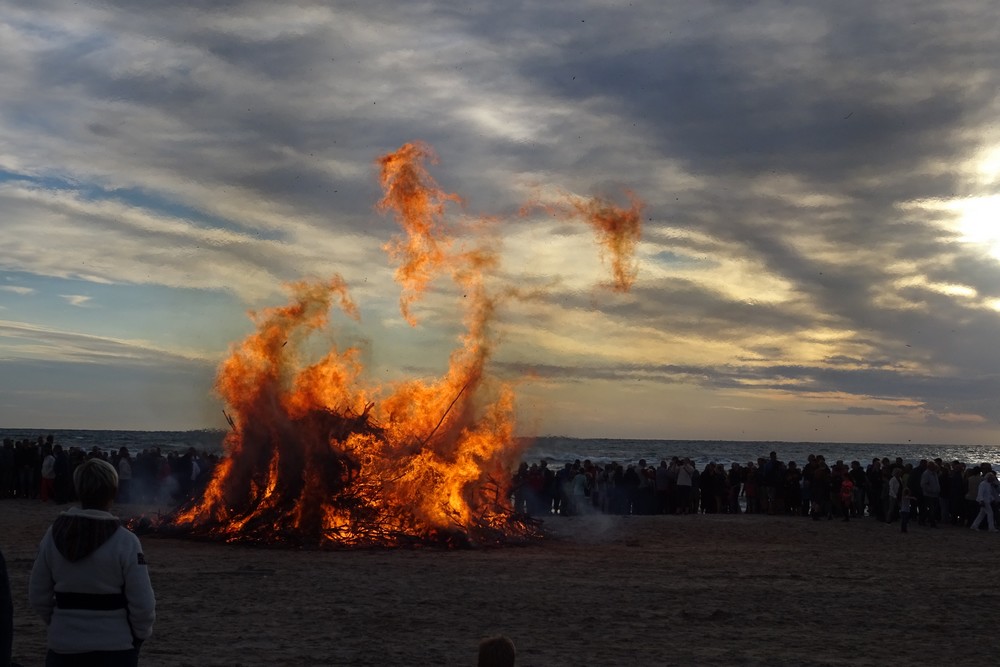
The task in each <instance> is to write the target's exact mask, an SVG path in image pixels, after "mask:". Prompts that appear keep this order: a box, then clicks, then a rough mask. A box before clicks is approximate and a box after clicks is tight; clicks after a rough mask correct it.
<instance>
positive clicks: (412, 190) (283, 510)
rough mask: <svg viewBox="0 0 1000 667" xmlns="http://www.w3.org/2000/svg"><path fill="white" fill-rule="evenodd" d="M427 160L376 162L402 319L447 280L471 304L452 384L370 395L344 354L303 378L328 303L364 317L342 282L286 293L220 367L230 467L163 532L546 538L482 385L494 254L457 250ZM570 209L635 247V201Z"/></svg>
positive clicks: (417, 153) (511, 442) (498, 413)
mask: <svg viewBox="0 0 1000 667" xmlns="http://www.w3.org/2000/svg"><path fill="white" fill-rule="evenodd" d="M425 159H433V153H432V152H431V151H430V149H429V148H428V147H427V146H425V145H423V144H406V145H404V146H403V147H401V148H400V149H399V150H398V151H396V152H395V153H390V154H387V155H384V156H382V157H381V158H379V160H378V163H379V165H380V166H381V182H382V185H383V188H384V191H385V196H384V197H383V198H382V200H381V201H380V202H379V204H378V207H379V208H380V209H381V210H391V211H392V212H393V213H394V214H395V216H396V218H397V220H398V221H399V223H400V224H401V226H402V228H403V230H404V233H405V236H404V237H403V238H401V239H396V240H395V241H394V242H393V243H392V244H390V245H388V246H387V250H388V251H389V253H390V256H391V257H392V258H393V259H397V260H399V261H400V266H399V267H398V269H397V272H396V278H397V280H398V282H399V283H400V284H401V285H402V287H403V290H404V294H403V297H402V298H401V300H400V308H401V311H402V313H403V315H404V317H406V319H407V320H408V321H409V322H410V323H411V324H413V323H414V322H415V318H414V317H413V314H412V312H411V305H412V304H413V302H414V301H415V300H416V299H417V298H418V297H419V296H420V295H421V294H423V292H424V291H425V290H426V289H427V288H428V286H429V284H430V283H431V281H432V280H433V279H434V278H435V277H436V275H437V274H438V273H441V272H443V271H450V272H451V275H452V278H453V279H454V280H455V281H456V282H457V283H458V284H460V285H461V286H462V287H463V290H464V291H465V296H466V298H465V299H463V303H465V304H467V306H466V307H467V312H466V314H465V326H466V331H465V334H464V335H463V336H462V338H461V345H460V347H458V349H456V350H455V351H454V352H452V354H451V357H450V360H449V368H448V370H447V372H446V373H445V374H444V375H443V376H442V377H440V378H437V379H433V380H417V379H414V380H408V381H403V382H399V383H397V384H395V385H391V386H386V387H379V386H369V385H368V384H366V381H365V378H364V368H363V366H362V364H361V359H360V357H361V355H360V351H359V350H358V349H356V348H348V349H345V350H338V349H337V348H336V347H334V348H333V349H330V350H329V351H328V352H327V353H326V354H325V356H323V357H322V358H321V359H320V360H319V361H316V362H315V363H312V364H306V363H305V362H304V361H303V359H304V357H305V356H306V354H305V353H306V349H305V348H306V347H307V343H308V342H309V341H310V340H311V338H310V337H311V335H313V334H315V333H316V332H318V331H320V330H322V329H323V328H324V327H326V326H327V323H328V318H329V315H330V310H331V308H332V307H333V306H334V305H339V307H340V309H341V310H342V311H343V312H344V313H346V314H347V315H348V316H350V317H353V318H355V319H357V317H358V314H357V309H356V307H355V305H354V303H353V302H352V301H351V299H350V297H349V295H348V292H347V287H346V284H345V283H344V281H343V280H342V279H341V278H340V277H339V276H338V277H335V278H333V279H332V280H330V281H327V282H325V283H306V282H299V283H295V284H293V285H291V291H292V297H293V298H292V301H291V303H289V304H288V305H286V306H283V307H279V308H272V309H268V310H265V311H263V312H261V313H259V314H252V316H253V318H254V320H255V322H256V325H257V330H256V332H255V333H253V334H251V335H250V336H249V337H248V338H247V339H246V340H244V341H243V342H242V343H241V344H239V345H238V346H236V347H235V348H234V349H233V351H232V354H231V355H230V357H229V358H228V359H227V360H226V361H225V362H223V364H222V365H221V366H220V369H219V373H218V377H217V381H216V388H217V390H218V392H219V394H220V395H221V397H222V398H223V399H224V401H225V402H226V404H227V405H228V406H229V408H230V410H231V411H232V417H231V423H232V424H233V427H234V428H233V431H232V432H231V433H229V434H228V435H227V437H226V441H225V446H226V452H227V456H226V457H225V458H224V459H223V461H222V462H221V463H220V465H219V466H217V468H216V469H215V472H214V474H213V477H212V479H211V481H210V482H209V484H208V486H207V487H206V488H205V489H204V491H203V493H201V494H200V496H198V497H197V498H195V499H193V500H192V501H191V502H189V503H188V504H187V505H185V506H183V507H181V508H179V509H178V510H177V511H176V512H175V513H174V514H173V515H171V516H169V517H168V518H167V520H166V521H165V522H164V523H163V524H162V525H161V528H162V529H164V530H173V531H180V532H183V533H185V534H194V535H205V536H211V537H217V538H220V539H223V540H227V541H236V540H248V541H257V542H282V543H296V544H312V545H316V544H318V545H348V546H349V545H399V544H414V543H417V544H423V543H428V542H432V543H455V542H460V543H476V544H482V543H502V542H506V541H509V540H511V539H525V538H528V537H533V536H535V535H537V528H536V524H535V523H534V522H532V521H530V520H529V519H527V518H526V517H522V516H520V515H516V514H515V513H514V512H513V508H512V506H511V501H510V497H509V492H508V491H509V480H510V471H511V470H512V469H513V467H514V466H515V465H516V464H517V462H518V461H519V460H520V458H521V455H522V453H523V451H522V448H523V446H522V445H521V444H520V443H519V441H517V440H516V439H515V437H514V425H515V421H514V393H513V391H512V389H511V387H510V386H509V385H507V384H504V383H502V382H499V381H496V380H493V379H491V378H489V377H488V375H487V372H486V368H487V362H488V361H489V358H490V354H491V351H492V347H493V346H492V341H491V337H490V323H491V321H492V319H493V317H494V315H495V310H496V303H497V302H496V300H497V299H498V298H500V297H499V296H495V295H494V296H491V295H490V294H488V292H487V289H486V287H485V281H484V275H485V274H486V273H487V272H488V271H489V270H490V269H491V268H493V267H494V266H495V265H496V262H497V259H496V255H495V253H494V252H493V251H492V250H489V249H486V248H473V249H471V250H467V249H464V248H456V246H457V244H456V242H455V239H454V238H453V237H452V236H451V235H450V233H449V231H448V230H447V228H446V226H445V224H444V213H445V204H446V203H447V202H449V201H453V202H459V201H460V200H459V198H458V197H457V196H456V195H452V194H447V193H444V192H442V191H441V190H440V189H439V188H438V187H437V185H436V184H435V183H434V181H433V179H432V178H431V177H430V176H429V175H428V174H427V172H426V169H425V168H424V167H423V161H424V160H425ZM576 206H577V210H578V212H579V213H581V214H583V215H585V216H587V217H588V219H589V220H591V221H592V223H591V224H594V225H595V227H597V228H598V229H599V231H600V233H601V234H603V235H605V236H606V237H607V238H608V239H617V238H619V237H621V238H622V239H623V240H621V241H614V242H613V247H614V248H615V249H616V250H615V252H620V253H624V252H628V251H630V249H631V248H634V244H635V241H634V240H633V241H629V240H628V239H630V238H632V237H631V236H629V235H630V234H637V233H638V216H639V212H638V211H639V204H638V203H637V201H635V200H634V201H633V209H632V211H631V212H622V211H621V210H619V209H616V208H614V207H613V206H612V205H610V204H607V203H605V202H599V203H595V204H584V203H580V204H577V205H576ZM629 243H631V244H632V245H631V246H629ZM616 256H617V255H616ZM623 271H624V269H623ZM617 273H618V269H617V268H616V281H618V282H620V281H621V279H619V278H618V277H617ZM625 273H627V272H625Z"/></svg>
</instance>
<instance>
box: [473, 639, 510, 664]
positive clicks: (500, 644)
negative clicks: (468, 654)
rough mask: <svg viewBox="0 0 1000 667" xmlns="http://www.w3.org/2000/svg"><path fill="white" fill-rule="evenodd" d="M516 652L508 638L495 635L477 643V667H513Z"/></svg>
mask: <svg viewBox="0 0 1000 667" xmlns="http://www.w3.org/2000/svg"><path fill="white" fill-rule="evenodd" d="M516 656H517V651H516V650H515V649H514V642H512V641H511V640H510V637H505V636H503V635H497V636H495V637H487V638H486V639H484V640H483V641H481V642H479V662H477V663H476V664H477V665H479V667H514V659H515V657H516Z"/></svg>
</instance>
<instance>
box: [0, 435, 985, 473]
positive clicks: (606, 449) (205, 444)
mask: <svg viewBox="0 0 1000 667" xmlns="http://www.w3.org/2000/svg"><path fill="white" fill-rule="evenodd" d="M225 434H226V432H225V431H222V430H193V431H118V430H110V431H100V430H82V429H38V428H20V429H19V428H0V438H11V439H13V440H15V441H17V440H24V439H32V440H35V439H37V438H38V436H43V437H45V436H48V435H52V437H53V439H54V441H55V442H56V443H58V444H61V445H63V447H79V448H82V449H87V450H89V449H91V448H92V447H94V446H97V447H99V448H100V449H104V450H115V451H117V450H119V449H120V448H122V447H126V448H128V450H129V451H130V452H132V453H133V454H136V453H138V452H140V451H142V450H143V449H147V448H150V447H159V448H160V451H161V452H163V453H164V454H167V453H169V452H171V451H174V452H184V451H187V449H188V448H189V447H194V448H195V449H196V450H197V451H198V452H202V453H217V454H224V451H223V445H222V441H223V438H224V437H225ZM520 444H522V445H523V446H524V447H525V450H524V455H523V459H524V460H525V461H528V462H536V461H540V460H541V459H545V460H546V461H548V464H549V466H550V467H552V466H562V465H563V464H565V463H572V462H573V461H576V460H580V461H584V460H587V459H590V461H592V462H594V463H599V464H604V463H609V462H617V463H621V464H622V465H628V464H630V463H637V462H638V461H639V460H640V459H645V461H646V462H647V463H650V464H653V465H657V464H658V463H659V462H660V461H661V460H663V459H669V458H670V457H672V456H680V457H684V456H686V457H688V458H690V459H691V461H692V462H693V463H694V464H695V466H697V467H698V468H699V469H700V468H702V467H704V466H705V465H707V464H708V463H711V462H715V463H722V464H724V465H726V466H728V465H729V464H731V463H733V462H736V463H740V464H746V463H747V462H748V461H756V460H757V459H758V458H759V457H767V456H769V454H770V452H772V451H773V452H775V453H776V454H777V455H778V458H779V459H781V460H782V461H785V462H788V461H795V462H797V463H798V464H800V465H801V464H802V463H804V462H805V461H806V459H807V457H808V456H809V455H810V454H822V455H823V456H824V457H825V458H826V460H827V462H830V463H833V462H834V461H844V462H847V463H849V462H851V461H859V462H861V463H862V464H867V463H869V462H871V460H872V458H874V457H876V456H877V457H879V458H883V457H889V458H890V459H892V460H895V459H896V458H897V457H899V458H902V459H903V461H904V462H906V463H916V462H917V461H919V460H920V459H928V460H929V459H935V458H940V459H943V460H945V461H955V460H957V461H964V462H966V463H973V464H978V463H989V464H991V465H993V467H994V468H1000V445H945V444H941V445H928V444H912V443H895V444H893V443H864V442H859V443H846V442H769V441H741V440H639V439H617V438H569V437H561V436H542V437H535V438H523V439H521V441H520Z"/></svg>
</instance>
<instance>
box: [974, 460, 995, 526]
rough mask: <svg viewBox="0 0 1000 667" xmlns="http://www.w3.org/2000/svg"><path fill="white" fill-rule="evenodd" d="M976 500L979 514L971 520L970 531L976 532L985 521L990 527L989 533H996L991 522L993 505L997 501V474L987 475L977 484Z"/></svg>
mask: <svg viewBox="0 0 1000 667" xmlns="http://www.w3.org/2000/svg"><path fill="white" fill-rule="evenodd" d="M976 500H977V501H978V502H979V514H978V515H976V518H975V519H973V520H972V526H971V528H972V530H978V529H979V526H981V525H982V524H983V519H986V525H988V526H989V527H990V532H991V533H995V532H997V527H996V523H995V522H994V520H993V503H995V502H996V500H997V474H996V473H995V472H991V473H987V475H986V477H984V478H983V481H981V482H980V483H979V491H977V492H976Z"/></svg>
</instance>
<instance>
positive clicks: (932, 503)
mask: <svg viewBox="0 0 1000 667" xmlns="http://www.w3.org/2000/svg"><path fill="white" fill-rule="evenodd" d="M920 491H921V492H922V493H923V503H924V521H925V523H927V525H929V526H930V527H931V528H934V527H935V526H937V513H938V510H939V509H940V506H941V500H940V497H941V480H940V479H938V467H937V464H936V463H934V462H933V461H928V462H927V467H926V468H925V469H924V472H923V473H922V474H921V475H920Z"/></svg>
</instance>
